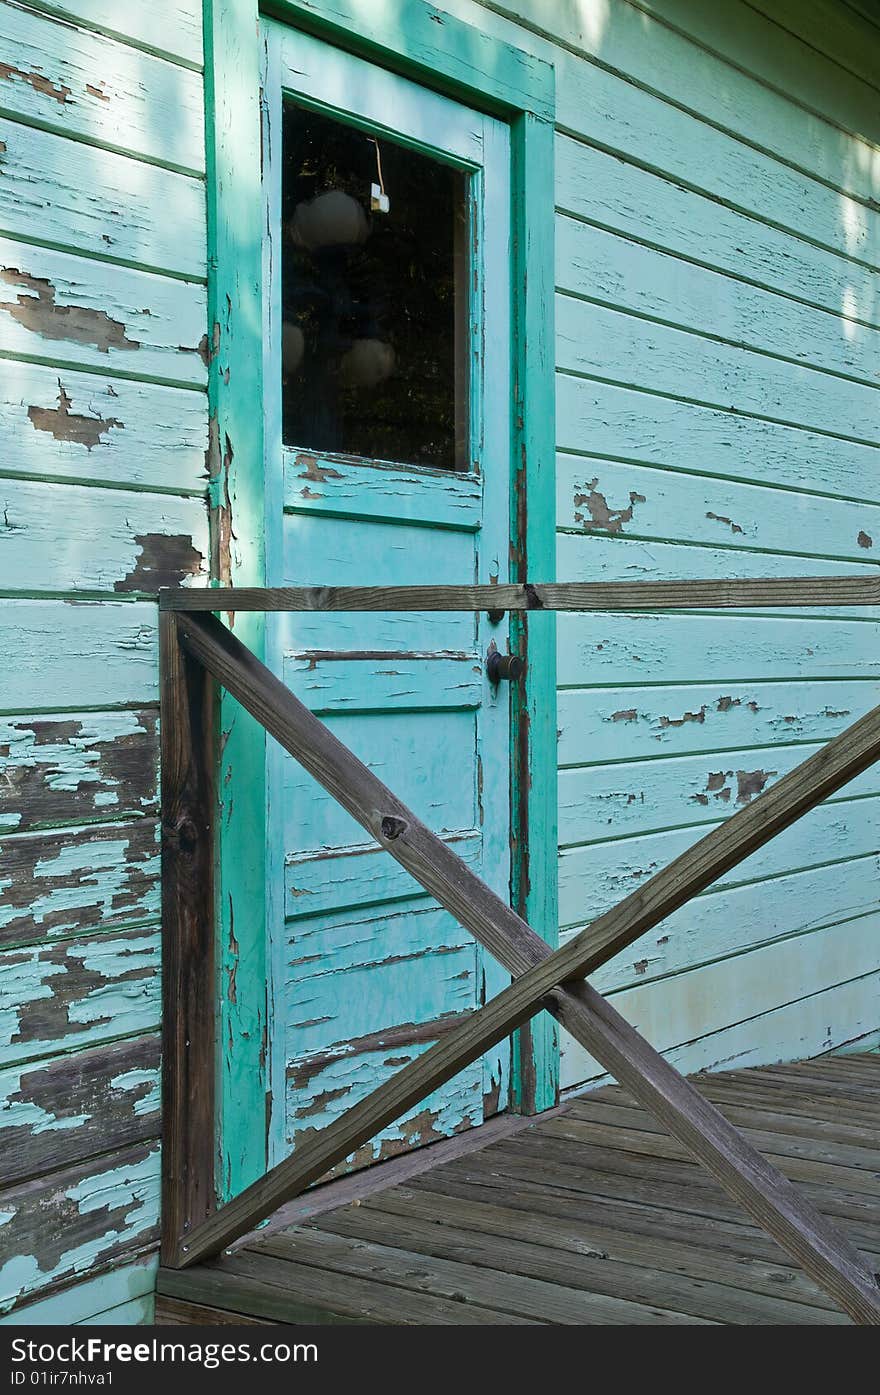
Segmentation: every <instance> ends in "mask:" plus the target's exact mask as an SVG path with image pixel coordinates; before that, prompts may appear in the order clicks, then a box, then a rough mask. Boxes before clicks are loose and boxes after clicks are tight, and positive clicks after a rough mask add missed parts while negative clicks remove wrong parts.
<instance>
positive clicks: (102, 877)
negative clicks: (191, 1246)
mask: <svg viewBox="0 0 880 1395" xmlns="http://www.w3.org/2000/svg"><path fill="white" fill-rule="evenodd" d="M0 49H2V53H3V63H2V64H0V128H2V129H0V140H2V142H3V144H2V146H0V361H2V372H0V433H2V436H3V439H4V441H5V442H6V447H7V448H6V450H5V451H4V453H3V460H2V462H0V635H2V647H3V652H4V654H6V655H7V656H8V657H9V658H10V659H11V660H12V662H11V663H9V664H7V666H6V668H5V671H4V674H3V678H2V680H0V1042H2V1045H0V1157H2V1163H0V1193H2V1194H0V1255H2V1259H0V1312H2V1313H5V1314H6V1315H7V1318H8V1320H10V1321H21V1322H33V1323H41V1322H61V1323H70V1322H73V1323H87V1322H90V1321H97V1320H100V1321H106V1322H114V1323H115V1322H125V1323H129V1322H145V1321H150V1320H151V1313H152V1299H151V1293H152V1288H153V1283H154V1273H155V1263H154V1261H152V1260H151V1258H150V1256H151V1254H152V1253H153V1251H154V1250H155V1245H156V1241H157V1233H158V1232H157V1226H158V1205H159V1158H158V1135H159V1124H160V1115H159V1035H158V1034H159V1026H160V1020H159V1012H160V998H159V974H158V970H159V848H158V841H157V827H156V818H157V813H158V807H157V800H158V732H157V722H158V685H157V677H158V672H157V668H158V664H157V617H156V606H155V599H154V598H155V592H156V590H157V589H158V587H160V586H164V585H177V584H184V585H199V584H203V583H204V581H205V579H206V577H207V575H208V569H209V545H208V526H207V511H206V504H205V484H206V470H205V449H206V445H207V404H206V396H205V386H206V379H207V360H208V350H207V343H208V338H207V323H206V286H205V280H206V273H207V267H206V254H205V211H204V210H205V188H204V170H205V139H204V99H203V83H202V74H201V65H202V39H201V5H200V4H199V3H197V0H157V3H152V4H150V5H147V6H142V5H134V6H127V7H126V6H120V5H118V4H115V3H107V2H106V0H53V3H52V4H45V5H44V4H42V3H39V0H38V3H35V4H33V5H28V6H27V7H22V6H21V5H18V4H13V3H0ZM2 1320H3V1319H2V1318H0V1321H2Z"/></svg>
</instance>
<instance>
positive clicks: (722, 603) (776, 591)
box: [159, 575, 880, 612]
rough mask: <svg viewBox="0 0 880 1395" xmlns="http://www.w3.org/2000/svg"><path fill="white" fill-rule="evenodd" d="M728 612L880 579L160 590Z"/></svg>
mask: <svg viewBox="0 0 880 1395" xmlns="http://www.w3.org/2000/svg"><path fill="white" fill-rule="evenodd" d="M219 594H222V597H223V604H222V606H221V607H219V608H220V609H222V610H223V611H224V612H227V611H245V610H256V611H265V612H270V611H300V610H347V611H368V610H424V611H431V610H448V611H459V610H475V611H476V610H487V611H492V610H515V611H520V610H550V611H558V610H725V609H728V608H730V607H736V608H738V609H748V608H749V607H750V606H760V607H767V606H771V607H772V606H780V607H782V608H788V607H791V606H798V607H800V606H838V605H840V606H862V605H865V606H872V605H880V575H877V576H805V577H763V578H761V577H758V578H756V579H754V580H751V579H747V580H739V579H738V580H734V581H716V580H710V579H708V578H707V579H705V580H699V581H574V582H555V581H554V582H540V583H536V584H535V585H534V586H533V585H530V584H529V583H525V584H523V585H518V584H511V585H507V584H501V585H497V586H283V587H266V588H264V589H261V588H259V587H242V586H231V587H216V588H212V589H208V590H206V589H204V588H202V587H200V588H196V587H192V588H182V589H181V590H178V591H170V590H169V591H160V592H159V607H160V609H161V610H178V611H180V610H183V611H196V610H208V611H211V610H217V609H218V605H217V600H218V595H219Z"/></svg>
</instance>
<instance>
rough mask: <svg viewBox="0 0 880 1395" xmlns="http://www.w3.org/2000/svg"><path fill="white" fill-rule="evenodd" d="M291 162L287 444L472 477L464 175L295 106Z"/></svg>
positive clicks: (286, 192) (286, 206)
mask: <svg viewBox="0 0 880 1395" xmlns="http://www.w3.org/2000/svg"><path fill="white" fill-rule="evenodd" d="M283 155H284V159H283V185H282V219H283V237H282V248H283V252H282V321H283V324H282V379H283V393H282V395H283V404H284V422H283V433H284V441H285V443H286V444H287V445H294V446H303V447H306V448H311V449H313V450H320V451H337V452H341V453H344V454H351V455H359V456H365V457H367V458H368V459H374V460H396V461H402V462H405V463H407V464H416V465H433V466H436V467H440V468H442V469H456V468H457V469H461V468H465V467H466V466H467V453H468V447H467V427H466V421H467V412H466V404H467V367H466V365H467V290H466V287H467V277H466V274H465V267H466V263H467V256H466V251H467V233H466V192H465V190H466V181H465V176H463V175H462V174H461V173H460V172H459V171H457V170H454V169H452V168H451V167H450V166H449V165H444V164H442V163H440V162H439V161H435V160H431V159H429V158H428V157H427V156H424V155H419V154H416V153H414V152H413V151H411V150H407V149H405V148H404V147H403V146H400V145H395V144H394V143H393V142H391V141H388V140H386V139H385V138H384V137H382V138H380V139H379V140H378V142H377V141H376V140H374V139H373V138H372V137H371V136H369V135H367V134H365V132H363V131H359V130H356V129H355V128H354V127H352V126H346V125H343V124H342V123H341V122H338V121H333V120H330V119H329V118H327V117H325V116H319V115H316V114H315V113H313V112H309V111H305V110H303V109H302V108H300V107H296V106H294V105H292V104H288V105H287V106H286V107H285V111H284V149H283ZM386 204H387V207H385V205H386Z"/></svg>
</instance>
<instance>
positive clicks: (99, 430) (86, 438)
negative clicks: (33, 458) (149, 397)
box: [28, 378, 125, 451]
mask: <svg viewBox="0 0 880 1395" xmlns="http://www.w3.org/2000/svg"><path fill="white" fill-rule="evenodd" d="M72 406H73V400H72V398H70V397H68V395H67V393H66V392H65V391H64V388H63V387H62V385H61V380H60V378H59V380H58V406H57V407H34V406H31V407H28V416H29V418H30V420H31V423H32V425H33V428H34V430H35V431H47V432H49V434H50V435H51V436H53V437H54V438H55V440H56V441H71V442H72V443H73V444H74V445H79V446H85V448H86V450H89V451H91V450H93V449H94V447H95V446H99V445H101V444H103V442H102V437H104V436H107V435H108V434H109V433H110V432H111V431H114V430H116V431H122V430H124V427H125V423H124V422H121V421H119V420H117V418H116V417H89V416H85V415H83V414H82V413H78V412H72V411H71V410H70V409H71V407H72Z"/></svg>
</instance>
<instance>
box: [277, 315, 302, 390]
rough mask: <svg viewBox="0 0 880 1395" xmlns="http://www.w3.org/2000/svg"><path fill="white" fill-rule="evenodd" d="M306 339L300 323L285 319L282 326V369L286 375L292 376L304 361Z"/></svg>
mask: <svg viewBox="0 0 880 1395" xmlns="http://www.w3.org/2000/svg"><path fill="white" fill-rule="evenodd" d="M305 347H306V341H305V339H304V337H303V332H302V330H301V329H300V327H299V325H298V324H296V323H295V322H294V321H293V320H285V321H284V323H283V324H282V326H281V369H282V372H283V373H284V375H285V377H290V376H291V375H292V374H294V373H295V372H296V370H297V369H298V368H299V366H300V364H301V363H302V358H303V353H304V351H305Z"/></svg>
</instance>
